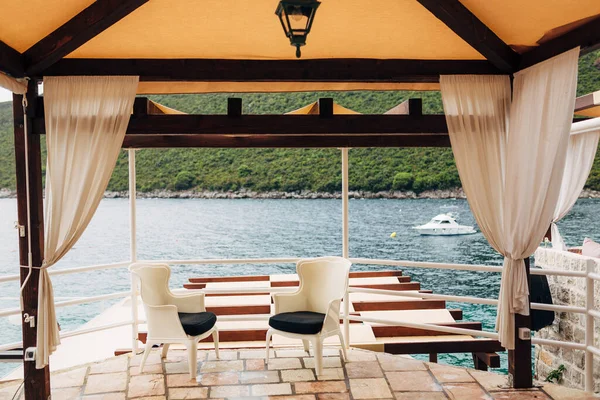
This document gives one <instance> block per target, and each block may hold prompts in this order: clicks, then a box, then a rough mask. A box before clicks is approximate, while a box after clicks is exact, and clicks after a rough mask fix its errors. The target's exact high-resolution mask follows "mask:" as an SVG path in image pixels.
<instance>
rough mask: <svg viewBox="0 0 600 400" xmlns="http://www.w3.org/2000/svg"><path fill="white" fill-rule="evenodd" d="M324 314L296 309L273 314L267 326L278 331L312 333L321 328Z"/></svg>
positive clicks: (319, 330) (317, 331)
mask: <svg viewBox="0 0 600 400" xmlns="http://www.w3.org/2000/svg"><path fill="white" fill-rule="evenodd" d="M323 321H325V314H321V313H316V312H312V311H296V312H287V313H281V314H277V315H273V316H272V317H271V318H269V326H270V327H271V328H275V329H277V330H279V331H283V332H289V333H299V334H301V335H314V334H315V333H319V332H321V329H323Z"/></svg>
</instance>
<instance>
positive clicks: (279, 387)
mask: <svg viewBox="0 0 600 400" xmlns="http://www.w3.org/2000/svg"><path fill="white" fill-rule="evenodd" d="M250 393H251V395H252V396H276V395H285V394H292V387H291V386H290V384H289V383H271V384H268V385H253V386H251V388H250Z"/></svg>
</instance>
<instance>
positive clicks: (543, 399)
mask: <svg viewBox="0 0 600 400" xmlns="http://www.w3.org/2000/svg"><path fill="white" fill-rule="evenodd" d="M491 395H492V398H493V399H494V400H552V399H551V398H550V397H548V396H547V395H546V393H544V392H542V391H541V390H523V391H510V392H509V391H502V392H492V393H491ZM590 398H592V397H590ZM571 399H573V398H572V397H571Z"/></svg>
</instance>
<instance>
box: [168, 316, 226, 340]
mask: <svg viewBox="0 0 600 400" xmlns="http://www.w3.org/2000/svg"><path fill="white" fill-rule="evenodd" d="M177 314H178V315H179V320H180V321H181V326H183V330H184V332H185V333H186V334H187V335H190V336H198V335H202V334H203V333H204V332H207V331H209V330H210V329H211V328H212V327H213V326H215V323H216V322H217V316H216V315H215V314H213V313H211V312H199V313H177Z"/></svg>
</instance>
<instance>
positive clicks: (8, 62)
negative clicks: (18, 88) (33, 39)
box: [0, 40, 25, 78]
mask: <svg viewBox="0 0 600 400" xmlns="http://www.w3.org/2000/svg"><path fill="white" fill-rule="evenodd" d="M0 71H2V72H4V73H6V74H8V75H10V76H12V77H14V78H22V77H23V76H24V75H25V69H24V68H23V61H22V59H21V53H19V52H18V51H17V50H15V49H13V48H12V47H10V46H9V45H7V44H6V43H4V42H3V41H1V40H0Z"/></svg>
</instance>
